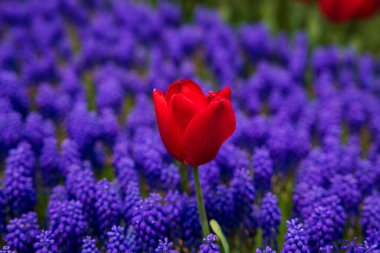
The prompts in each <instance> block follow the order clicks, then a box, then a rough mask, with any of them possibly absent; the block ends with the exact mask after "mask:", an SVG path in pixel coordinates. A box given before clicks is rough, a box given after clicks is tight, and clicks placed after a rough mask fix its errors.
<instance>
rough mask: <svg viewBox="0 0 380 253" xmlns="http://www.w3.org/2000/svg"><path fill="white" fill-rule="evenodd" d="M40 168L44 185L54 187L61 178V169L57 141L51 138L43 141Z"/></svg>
mask: <svg viewBox="0 0 380 253" xmlns="http://www.w3.org/2000/svg"><path fill="white" fill-rule="evenodd" d="M40 167H41V172H42V177H43V182H44V184H45V185H50V186H52V185H55V184H56V183H57V181H58V179H59V177H60V176H61V169H60V156H59V152H58V146H57V140H56V139H55V138H53V137H49V138H46V139H44V141H43V147H42V150H41V156H40Z"/></svg>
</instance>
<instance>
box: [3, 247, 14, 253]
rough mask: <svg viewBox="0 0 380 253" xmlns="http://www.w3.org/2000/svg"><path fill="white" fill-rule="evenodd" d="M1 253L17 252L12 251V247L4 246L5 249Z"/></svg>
mask: <svg viewBox="0 0 380 253" xmlns="http://www.w3.org/2000/svg"><path fill="white" fill-rule="evenodd" d="M0 253H17V251H15V250H11V247H9V246H3V248H2V249H1V250H0Z"/></svg>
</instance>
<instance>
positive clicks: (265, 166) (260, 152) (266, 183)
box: [252, 148, 273, 191]
mask: <svg viewBox="0 0 380 253" xmlns="http://www.w3.org/2000/svg"><path fill="white" fill-rule="evenodd" d="M252 166H253V171H254V177H253V179H254V183H255V188H256V189H260V190H264V191H266V190H270V188H271V179H272V175H273V166H272V160H271V158H270V155H269V152H268V150H267V149H266V148H258V149H256V150H255V153H254V155H253V157H252Z"/></svg>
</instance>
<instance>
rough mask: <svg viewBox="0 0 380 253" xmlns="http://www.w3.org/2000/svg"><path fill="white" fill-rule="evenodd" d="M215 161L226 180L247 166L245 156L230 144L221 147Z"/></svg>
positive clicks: (247, 162)
mask: <svg viewBox="0 0 380 253" xmlns="http://www.w3.org/2000/svg"><path fill="white" fill-rule="evenodd" d="M215 161H216V163H217V165H218V167H219V169H220V171H221V173H222V174H223V175H224V176H225V177H226V178H230V177H232V175H233V174H234V172H235V171H237V170H239V169H242V168H247V167H248V166H249V161H248V157H247V154H246V153H245V152H244V151H243V150H241V149H240V148H238V147H237V146H235V145H233V144H231V143H225V144H224V145H223V146H222V148H221V149H220V150H219V152H218V155H217V156H216V158H215Z"/></svg>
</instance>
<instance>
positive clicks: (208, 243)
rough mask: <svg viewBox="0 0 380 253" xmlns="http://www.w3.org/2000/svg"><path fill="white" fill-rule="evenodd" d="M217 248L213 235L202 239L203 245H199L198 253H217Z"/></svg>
mask: <svg viewBox="0 0 380 253" xmlns="http://www.w3.org/2000/svg"><path fill="white" fill-rule="evenodd" d="M219 252H220V250H219V246H218V244H216V236H215V235H214V234H210V235H208V236H207V237H206V238H203V244H201V246H200V248H199V251H198V253H219Z"/></svg>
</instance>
